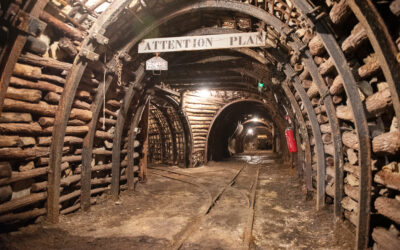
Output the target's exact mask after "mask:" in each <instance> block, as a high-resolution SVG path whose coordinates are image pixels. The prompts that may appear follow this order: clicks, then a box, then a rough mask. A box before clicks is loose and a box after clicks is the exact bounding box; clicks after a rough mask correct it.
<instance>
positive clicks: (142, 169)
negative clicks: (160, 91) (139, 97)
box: [139, 102, 150, 182]
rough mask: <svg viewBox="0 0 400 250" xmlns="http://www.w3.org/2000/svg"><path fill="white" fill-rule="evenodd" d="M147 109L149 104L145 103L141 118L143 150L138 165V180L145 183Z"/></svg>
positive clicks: (147, 131) (147, 146) (147, 134)
mask: <svg viewBox="0 0 400 250" xmlns="http://www.w3.org/2000/svg"><path fill="white" fill-rule="evenodd" d="M149 107H150V102H147V104H146V108H145V110H144V112H143V116H142V136H143V148H142V157H141V158H140V163H139V180H140V181H141V182H146V180H147V155H148V152H149Z"/></svg>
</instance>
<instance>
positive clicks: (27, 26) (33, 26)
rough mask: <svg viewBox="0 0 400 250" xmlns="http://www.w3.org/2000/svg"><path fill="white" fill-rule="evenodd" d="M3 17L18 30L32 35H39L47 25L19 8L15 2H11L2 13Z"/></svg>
mask: <svg viewBox="0 0 400 250" xmlns="http://www.w3.org/2000/svg"><path fill="white" fill-rule="evenodd" d="M4 19H5V20H6V21H8V22H9V23H10V24H11V26H14V28H16V29H17V30H19V31H20V32H24V33H26V34H29V35H32V36H39V35H40V34H42V32H43V31H44V29H45V28H46V26H47V24H46V23H45V22H43V21H41V20H39V18H37V17H34V16H32V15H30V14H29V13H27V12H25V11H23V10H21V9H20V8H19V6H18V5H16V4H11V5H10V6H9V8H8V10H7V12H6V13H5V15H4Z"/></svg>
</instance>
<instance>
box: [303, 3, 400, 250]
mask: <svg viewBox="0 0 400 250" xmlns="http://www.w3.org/2000/svg"><path fill="white" fill-rule="evenodd" d="M328 2H330V1H328ZM328 6H329V7H330V12H329V17H330V19H331V21H332V23H333V28H334V29H335V30H337V31H338V33H340V34H341V35H342V37H345V38H344V39H341V41H340V42H339V45H340V46H341V49H342V51H343V53H344V54H345V56H346V58H347V60H348V62H349V67H350V68H351V70H352V72H353V75H354V78H355V79H356V81H357V84H358V85H357V87H358V90H359V96H360V99H361V101H362V102H363V105H364V108H365V114H366V116H367V119H368V127H369V134H370V140H371V144H372V149H371V151H372V162H371V171H372V174H373V183H372V194H371V195H372V197H373V198H372V200H371V202H372V212H373V213H374V214H373V215H372V220H374V221H376V222H375V223H374V227H375V228H373V229H372V232H373V233H372V238H373V240H374V241H375V243H374V244H375V245H377V247H378V248H379V249H380V248H382V247H383V248H385V247H386V246H387V244H388V243H387V242H385V239H388V238H385V237H389V238H393V239H394V238H396V237H398V236H399V231H398V230H399V228H400V227H399V226H400V224H399V221H398V220H396V217H395V216H396V214H398V213H399V211H400V210H399V206H398V204H400V203H399V200H398V197H399V193H398V191H399V189H397V188H396V184H395V182H396V178H397V175H399V176H400V174H399V172H398V171H399V170H398V169H399V168H398V164H399V161H398V157H399V146H400V144H399V132H398V131H399V130H398V125H397V119H396V117H395V114H394V109H393V102H392V99H391V92H390V90H389V86H388V84H387V79H386V78H385V76H384V74H383V72H382V69H381V66H380V64H379V62H378V58H377V56H376V54H375V53H376V52H375V51H374V49H373V47H372V45H371V43H370V41H369V38H368V36H367V33H366V30H365V29H366V28H365V26H364V24H362V23H360V22H359V21H358V20H357V18H356V17H355V16H354V14H353V13H352V10H351V9H350V7H349V6H348V5H347V4H346V1H343V0H342V1H338V2H334V3H329V4H328ZM349 24H351V25H349ZM339 30H340V31H339ZM311 37H312V38H311V39H310V40H309V43H308V44H309V48H310V51H311V53H312V55H313V57H314V61H315V62H316V64H318V65H319V72H320V74H321V75H322V76H323V77H324V79H325V82H326V83H327V84H328V86H329V94H330V95H331V96H332V98H333V102H334V104H335V106H336V116H337V117H338V118H339V121H340V127H341V136H342V142H343V147H344V148H343V152H344V161H345V162H344V196H343V199H342V200H341V204H342V208H343V209H344V210H343V211H344V217H345V218H346V219H347V220H349V221H350V222H351V223H352V224H353V225H354V226H356V225H357V214H358V200H359V193H360V190H359V188H360V180H359V179H360V169H359V165H358V164H359V159H358V153H359V142H358V138H357V131H356V128H355V125H354V117H353V114H352V110H351V108H350V107H349V103H348V99H349V97H348V96H347V95H346V93H345V91H344V84H343V79H342V78H341V77H340V75H339V74H338V72H337V71H336V68H335V66H334V63H333V61H332V59H331V58H330V57H329V55H328V54H327V52H326V49H325V47H324V45H323V43H322V40H321V39H320V37H319V35H317V34H315V35H314V36H311ZM305 39H306V38H305V37H304V38H303V40H305ZM395 39H397V38H395ZM304 75H305V74H304ZM307 76H308V77H307V78H304V80H303V85H304V86H309V88H308V92H307V93H308V95H309V97H310V98H317V99H318V102H316V103H321V102H322V100H321V96H320V95H319V93H317V92H316V91H315V89H314V88H313V84H312V83H311V84H309V81H312V79H311V78H310V77H309V75H307ZM316 108H318V112H319V113H320V117H321V116H326V113H325V112H324V111H323V110H322V106H318V107H316ZM322 118H323V117H321V119H320V120H319V122H320V126H321V130H322V131H323V139H324V143H325V146H324V147H325V149H326V156H327V158H326V163H327V171H326V173H327V177H326V181H327V183H326V184H327V189H326V190H327V195H328V196H330V197H334V189H333V188H332V187H334V183H335V179H334V171H333V169H332V163H333V161H332V159H331V156H332V155H331V152H332V150H329V148H331V147H332V142H331V139H332V135H331V133H330V132H331V131H329V130H328V129H322V128H323V126H325V124H326V119H322ZM327 149H328V150H327ZM389 180H390V181H389ZM396 208H397V210H396ZM380 215H382V216H383V217H384V218H386V221H385V220H381V219H378V217H379V216H380ZM376 219H377V220H376ZM396 228H397V229H396ZM396 244H397V245H396ZM389 245H390V244H389ZM391 246H396V247H400V245H399V241H398V240H396V241H395V243H394V244H392V245H391Z"/></svg>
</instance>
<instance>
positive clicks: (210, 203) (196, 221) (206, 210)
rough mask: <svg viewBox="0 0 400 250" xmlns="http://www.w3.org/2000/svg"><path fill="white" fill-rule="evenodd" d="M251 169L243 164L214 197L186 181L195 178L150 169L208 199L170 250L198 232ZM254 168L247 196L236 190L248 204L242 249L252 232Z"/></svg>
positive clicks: (193, 181) (173, 172) (256, 179)
mask: <svg viewBox="0 0 400 250" xmlns="http://www.w3.org/2000/svg"><path fill="white" fill-rule="evenodd" d="M253 167H254V166H251V165H250V164H244V165H243V166H242V167H241V168H240V169H239V170H237V171H236V173H235V175H234V176H233V177H232V179H231V180H230V181H229V183H228V184H226V185H225V186H224V187H223V188H222V189H221V190H220V191H219V192H218V193H217V194H216V195H215V196H214V197H212V195H211V192H210V190H209V189H207V187H206V186H204V185H202V184H200V183H198V182H197V181H196V180H191V179H189V180H188V179H187V177H188V178H192V179H193V178H198V177H196V176H192V175H188V174H184V173H179V172H175V171H172V170H167V169H160V168H155V167H150V168H149V171H150V172H151V173H152V174H155V175H159V176H162V177H165V178H168V179H172V180H176V181H181V182H184V183H188V184H192V185H194V186H197V187H198V188H200V189H201V190H202V192H203V193H207V194H208V197H209V198H208V199H207V202H206V203H205V205H204V206H203V207H202V209H201V210H200V212H199V213H198V214H197V215H195V216H194V218H193V219H192V220H191V222H190V223H188V225H187V226H186V227H185V228H184V229H183V230H182V231H181V232H180V233H178V234H177V237H176V240H175V241H174V242H172V244H171V246H170V249H181V247H182V246H183V244H184V243H185V241H186V240H187V239H188V238H189V237H190V236H191V235H193V234H194V233H195V232H196V231H197V230H198V228H199V226H200V224H201V223H202V222H203V221H204V220H205V218H206V217H207V215H209V214H210V212H211V211H212V209H214V208H215V205H216V203H217V201H218V200H219V199H221V197H222V196H223V194H224V193H225V192H226V191H227V190H228V189H230V188H232V186H233V185H234V184H235V183H236V181H237V179H238V178H239V176H241V174H242V173H244V172H245V171H244V170H245V169H249V168H253ZM256 168H257V169H256V174H255V176H254V177H253V181H252V182H251V185H250V189H249V193H250V194H249V196H248V195H247V194H245V193H244V192H243V191H242V190H240V189H236V191H238V192H239V193H240V194H241V195H242V196H243V197H244V198H245V199H246V201H247V202H248V204H249V214H248V217H247V221H246V226H245V228H244V230H243V249H248V248H249V246H250V244H251V232H252V228H253V220H254V205H255V191H256V188H257V183H258V176H259V170H260V166H257V167H256ZM182 177H183V178H182Z"/></svg>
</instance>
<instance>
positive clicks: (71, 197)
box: [0, 1, 126, 224]
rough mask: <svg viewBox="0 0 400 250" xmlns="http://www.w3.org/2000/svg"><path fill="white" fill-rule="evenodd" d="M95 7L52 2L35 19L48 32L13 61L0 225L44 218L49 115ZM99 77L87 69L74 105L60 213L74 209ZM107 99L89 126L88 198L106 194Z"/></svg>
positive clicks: (1, 128) (111, 115) (1, 153)
mask: <svg viewBox="0 0 400 250" xmlns="http://www.w3.org/2000/svg"><path fill="white" fill-rule="evenodd" d="M92 2H93V1H88V2H87V4H90V3H92ZM103 2H104V1H103ZM102 4H103V3H102ZM105 4H107V5H108V4H109V3H105ZM98 7H99V6H97V7H96V8H93V9H92V10H89V9H90V8H88V7H87V6H86V5H79V6H75V7H71V5H69V4H68V3H66V2H63V4H60V2H58V1H51V2H50V3H49V4H48V5H47V6H46V8H45V10H44V11H43V12H42V14H41V15H40V18H41V19H42V21H44V22H45V23H47V28H46V29H45V30H44V32H43V34H42V35H41V36H40V37H31V38H30V41H32V42H30V43H27V44H26V46H25V49H24V51H23V53H22V54H21V55H20V56H19V57H18V63H17V64H16V65H15V67H14V70H13V73H12V76H11V78H10V85H9V88H8V89H7V93H6V99H5V100H4V104H3V112H2V113H1V115H0V170H1V171H0V172H1V175H0V190H1V192H0V193H1V197H0V223H7V224H8V223H14V222H18V221H26V220H31V219H34V218H36V217H38V216H40V215H44V214H46V207H45V200H46V198H47V192H46V190H47V175H48V172H49V167H48V164H49V152H50V145H51V141H52V131H53V127H54V117H55V114H56V111H57V106H58V102H59V100H60V98H61V94H62V92H63V90H64V87H65V86H64V85H65V83H66V75H67V73H68V71H69V70H70V68H71V66H72V64H71V63H72V60H73V58H74V57H75V55H76V54H77V53H79V50H80V41H81V40H82V39H83V37H84V36H85V34H86V32H85V31H86V30H87V29H88V28H89V27H90V25H91V24H92V23H93V22H94V21H95V20H96V18H97V16H98V14H99V13H101V11H97V10H96V9H97V8H98ZM103 7H104V6H103ZM103 7H101V8H100V9H103ZM85 12H89V13H90V14H89V15H86V14H84V13H85ZM37 45H40V46H39V47H38V46H37ZM38 48H40V49H38ZM92 69H93V70H92ZM102 72H103V70H102V69H99V68H97V67H96V66H91V65H89V68H88V69H87V70H86V71H85V73H84V76H83V78H82V80H81V83H80V86H79V88H78V91H77V93H76V96H75V99H74V102H73V107H72V110H71V115H70V118H69V121H68V126H67V128H66V137H65V139H64V148H63V157H62V165H61V170H62V176H61V189H60V213H61V214H66V213H70V212H73V211H75V210H77V209H79V208H80V199H79V197H80V194H81V190H80V187H81V162H82V155H81V153H82V144H83V140H84V137H85V135H86V133H87V132H88V129H89V127H88V123H89V122H90V120H91V118H92V113H91V106H92V105H93V103H92V102H93V100H94V97H95V94H96V89H97V88H98V86H99V83H100V82H101V81H102V80H103V75H102ZM112 98H113V96H108V97H107V99H109V100H108V101H107V103H106V106H105V116H104V117H101V118H99V120H98V126H96V129H97V131H96V138H95V141H94V148H93V161H92V168H91V171H92V180H91V186H92V188H91V194H92V196H96V195H99V194H101V193H103V192H104V191H107V190H108V189H109V184H110V183H111V176H110V174H111V172H110V170H111V149H112V140H113V129H114V126H115V124H116V118H117V112H118V110H119V102H118V101H117V102H116V101H115V100H113V99H112ZM103 122H104V128H102V124H103ZM123 154H126V150H125V152H123ZM122 159H123V158H122ZM122 166H123V167H124V166H126V162H125V164H124V162H123V164H122ZM92 202H94V200H93V201H92Z"/></svg>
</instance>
